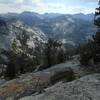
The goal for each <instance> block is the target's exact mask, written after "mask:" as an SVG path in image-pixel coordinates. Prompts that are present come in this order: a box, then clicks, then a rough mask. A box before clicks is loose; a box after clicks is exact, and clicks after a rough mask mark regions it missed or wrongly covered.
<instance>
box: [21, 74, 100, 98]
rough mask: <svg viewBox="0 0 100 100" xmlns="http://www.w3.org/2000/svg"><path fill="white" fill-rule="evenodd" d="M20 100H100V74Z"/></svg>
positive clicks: (59, 84)
mask: <svg viewBox="0 0 100 100" xmlns="http://www.w3.org/2000/svg"><path fill="white" fill-rule="evenodd" d="M20 100H100V74H93V75H88V76H85V77H83V78H80V79H78V80H75V81H73V82H69V83H62V82H60V83H57V84H56V85H54V86H52V87H50V88H47V89H45V92H44V93H43V94H40V95H36V96H29V97H25V98H22V99H20Z"/></svg>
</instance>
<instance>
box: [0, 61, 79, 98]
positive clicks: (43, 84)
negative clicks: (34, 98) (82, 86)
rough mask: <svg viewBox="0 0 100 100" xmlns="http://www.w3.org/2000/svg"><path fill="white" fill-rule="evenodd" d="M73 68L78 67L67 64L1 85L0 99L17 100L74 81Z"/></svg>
mask: <svg viewBox="0 0 100 100" xmlns="http://www.w3.org/2000/svg"><path fill="white" fill-rule="evenodd" d="M71 66H76V65H72V64H71V63H70V65H69V63H68V62H67V63H65V64H59V65H56V66H53V67H51V68H49V69H46V70H44V71H40V72H35V73H27V74H23V75H21V76H20V77H19V78H17V79H14V80H11V81H8V82H5V83H4V84H1V85H0V99H1V100H3V99H7V100H16V99H19V98H21V97H25V96H29V95H32V94H34V93H36V92H38V93H40V92H44V89H45V88H47V87H49V86H51V85H53V84H55V83H57V82H59V81H62V80H64V79H66V81H72V79H73V74H74V73H73V70H72V68H71ZM76 67H77V66H76ZM69 79H71V80H69Z"/></svg>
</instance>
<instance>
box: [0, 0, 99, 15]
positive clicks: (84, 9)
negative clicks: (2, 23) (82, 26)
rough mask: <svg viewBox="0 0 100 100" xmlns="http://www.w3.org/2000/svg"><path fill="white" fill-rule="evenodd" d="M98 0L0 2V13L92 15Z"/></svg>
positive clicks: (12, 0)
mask: <svg viewBox="0 0 100 100" xmlns="http://www.w3.org/2000/svg"><path fill="white" fill-rule="evenodd" d="M97 6H98V0H0V13H7V12H17V13H21V12H23V11H34V12H38V13H41V14H42V13H64V14H67V13H71V14H74V13H85V14H87V13H92V12H94V11H95V7H97Z"/></svg>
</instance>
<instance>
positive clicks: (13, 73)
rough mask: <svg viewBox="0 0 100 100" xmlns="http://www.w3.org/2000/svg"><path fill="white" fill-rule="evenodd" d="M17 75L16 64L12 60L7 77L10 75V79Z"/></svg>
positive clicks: (7, 70)
mask: <svg viewBox="0 0 100 100" xmlns="http://www.w3.org/2000/svg"><path fill="white" fill-rule="evenodd" d="M15 76H16V68H15V65H14V64H13V61H10V62H9V64H8V66H7V68H6V73H5V77H8V78H9V79H13V78H15Z"/></svg>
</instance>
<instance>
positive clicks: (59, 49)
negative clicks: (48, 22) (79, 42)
mask: <svg viewBox="0 0 100 100" xmlns="http://www.w3.org/2000/svg"><path fill="white" fill-rule="evenodd" d="M65 60H66V56H65V52H64V49H63V46H62V43H60V42H59V41H56V40H53V39H51V38H50V39H49V40H48V42H47V44H46V45H45V49H44V64H46V66H48V67H50V66H52V65H55V64H58V63H61V62H64V61H65Z"/></svg>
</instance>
